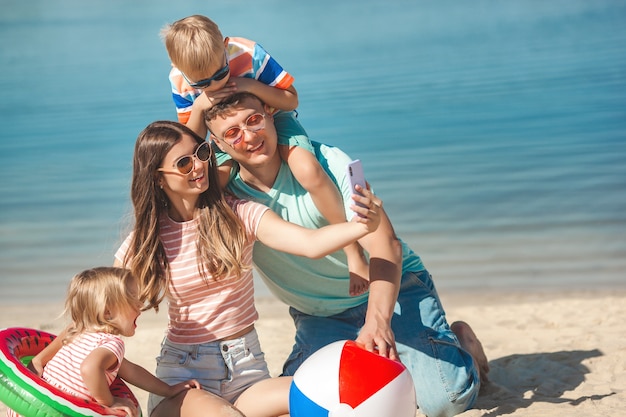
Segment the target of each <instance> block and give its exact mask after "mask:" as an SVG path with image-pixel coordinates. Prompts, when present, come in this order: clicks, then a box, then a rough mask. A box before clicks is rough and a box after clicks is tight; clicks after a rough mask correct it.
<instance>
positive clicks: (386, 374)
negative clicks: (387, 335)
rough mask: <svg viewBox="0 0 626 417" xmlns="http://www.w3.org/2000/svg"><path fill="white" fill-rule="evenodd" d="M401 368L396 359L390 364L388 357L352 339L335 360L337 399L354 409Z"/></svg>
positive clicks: (402, 367) (393, 377)
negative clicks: (337, 372)
mask: <svg viewBox="0 0 626 417" xmlns="http://www.w3.org/2000/svg"><path fill="white" fill-rule="evenodd" d="M364 364H367V366H364ZM394 364H395V366H394ZM404 369H405V368H404V366H403V365H402V364H401V363H400V362H393V363H391V364H390V361H389V359H386V358H383V357H381V356H380V355H378V354H376V353H372V352H368V351H367V350H365V349H363V348H360V347H359V346H358V345H357V344H356V343H355V342H353V341H347V342H346V343H345V344H344V346H343V350H342V351H341V360H340V361H339V401H340V402H341V403H344V404H348V405H350V407H352V408H356V407H357V406H358V405H360V404H361V403H362V402H363V401H365V400H367V399H368V398H369V397H371V396H372V395H373V394H375V393H376V392H378V391H379V390H380V389H381V388H383V387H384V386H385V385H387V384H388V383H389V382H390V381H392V380H393V379H395V378H396V377H397V376H398V375H400V374H401V373H402V372H403V371H404Z"/></svg>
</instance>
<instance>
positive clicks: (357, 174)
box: [346, 159, 366, 207]
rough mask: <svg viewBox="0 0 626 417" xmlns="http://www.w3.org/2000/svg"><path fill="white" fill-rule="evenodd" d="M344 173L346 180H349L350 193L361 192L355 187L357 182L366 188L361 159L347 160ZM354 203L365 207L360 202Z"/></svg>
mask: <svg viewBox="0 0 626 417" xmlns="http://www.w3.org/2000/svg"><path fill="white" fill-rule="evenodd" d="M346 174H347V176H348V181H349V182H350V189H351V190H352V193H353V194H361V193H359V192H358V191H357V190H356V189H355V186H356V185H357V184H358V185H360V186H361V187H363V189H365V188H366V186H365V175H364V174H363V164H362V163H361V160H359V159H355V160H354V161H350V162H348V166H347V168H346ZM356 204H357V205H358V206H361V207H365V206H364V205H363V204H361V203H356Z"/></svg>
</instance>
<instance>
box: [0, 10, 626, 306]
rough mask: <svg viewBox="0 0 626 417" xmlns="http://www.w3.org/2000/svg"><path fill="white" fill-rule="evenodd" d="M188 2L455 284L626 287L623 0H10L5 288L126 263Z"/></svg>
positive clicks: (166, 111)
mask: <svg viewBox="0 0 626 417" xmlns="http://www.w3.org/2000/svg"><path fill="white" fill-rule="evenodd" d="M194 13H202V14H206V15H208V16H210V17H212V18H213V19H214V20H215V21H216V22H218V24H219V25H220V27H221V28H222V31H223V33H224V34H225V35H231V36H244V37H248V38H251V39H255V40H257V41H259V42H260V43H261V44H262V45H263V46H265V47H266V49H268V50H269V51H270V52H271V53H272V54H273V55H274V56H275V57H276V58H277V60H278V61H279V62H280V63H281V64H282V65H283V66H284V67H285V68H286V69H287V70H288V71H290V72H291V73H292V74H294V75H295V77H296V83H295V86H296V87H297V89H298V91H299V96H300V107H299V111H300V119H301V121H302V123H303V124H304V126H305V127H306V128H307V130H308V132H309V134H310V136H311V137H312V138H313V139H316V140H320V141H324V142H327V143H331V144H335V145H337V146H340V147H342V148H343V149H344V150H346V151H347V152H349V153H350V154H351V155H353V156H354V157H355V158H360V159H361V160H363V162H364V166H365V171H366V176H367V178H368V180H369V181H370V182H371V183H372V184H373V186H374V188H375V191H376V192H377V194H379V195H380V196H382V198H383V199H384V204H385V207H386V209H387V211H388V212H389V214H390V216H391V218H392V220H393V222H394V225H395V228H396V230H397V232H398V234H399V235H401V236H402V237H403V238H404V240H406V241H407V242H409V243H410V244H411V246H412V247H413V248H414V249H415V250H416V251H417V252H418V253H419V254H421V255H422V257H423V259H424V262H425V263H426V266H427V267H428V268H429V270H430V271H431V272H432V273H433V275H434V277H435V279H436V281H437V285H438V286H439V288H440V291H442V290H450V291H452V290H462V289H466V288H478V289H484V288H496V289H500V288H528V289H531V288H556V289H564V290H565V289H571V288H578V287H590V286H612V287H616V286H620V287H624V286H626V30H624V28H625V27H626V3H624V2H623V1H618V0H616V1H608V0H607V1H603V0H596V1H587V0H580V1H579V0H564V1H550V2H542V1H516V2H512V1H511V2H505V1H496V0H489V1H487V0H484V1H472V2H456V1H439V2H430V1H415V0H410V1H409V0H407V1H399V0H391V1H386V2H380V1H373V0H364V1H359V2H356V1H354V2H349V1H346V2H337V1H328V0H322V1H315V2H297V3H294V2H287V1H264V2H258V1H244V0H239V1H219V2H218V1H212V2H207V1H187V2H172V1H168V2H163V1H148V0H143V1H132V2H122V1H119V0H117V1H94V2H83V1H78V0H75V1H54V0H33V1H28V2H23V1H7V0H2V1H0V69H1V70H2V77H1V78H0V91H2V95H3V96H2V100H1V101H0V124H1V126H2V129H1V130H0V177H1V178H2V181H1V184H0V303H3V304H6V303H20V302H24V301H26V300H55V301H56V300H62V298H63V295H64V292H65V289H66V285H67V282H68V280H69V279H70V277H71V276H72V275H73V274H74V273H75V272H78V271H79V270H82V269H84V268H88V267H91V266H95V265H108V264H110V263H111V262H112V261H113V253H114V251H115V249H116V248H117V246H118V244H119V242H120V239H121V237H122V236H123V235H124V234H125V233H126V231H128V227H129V222H130V220H129V219H130V208H131V207H130V203H129V199H128V195H129V179H130V167H131V158H132V149H133V144H134V140H135V138H136V136H137V134H138V132H139V131H140V130H141V129H142V128H143V127H144V126H145V125H146V124H148V123H149V122H151V121H153V120H155V119H172V118H174V117H175V114H174V110H173V105H172V103H171V99H170V97H169V86H168V82H167V73H168V69H169V62H168V60H167V55H166V52H165V49H164V47H163V45H162V43H161V41H160V39H159V30H160V28H161V27H162V26H163V24H165V23H166V22H171V21H173V20H176V19H178V18H181V17H183V16H186V15H189V14H194ZM266 291H267V290H266V289H264V288H263V287H262V286H260V287H259V292H260V293H261V294H264V293H266Z"/></svg>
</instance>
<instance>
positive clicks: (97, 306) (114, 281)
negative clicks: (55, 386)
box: [64, 267, 138, 343]
mask: <svg viewBox="0 0 626 417" xmlns="http://www.w3.org/2000/svg"><path fill="white" fill-rule="evenodd" d="M132 285H137V283H136V281H135V280H134V278H133V277H132V275H131V273H130V271H129V270H127V269H123V268H115V267H98V268H92V269H87V270H85V271H83V272H80V273H78V274H76V275H75V276H74V278H72V281H71V282H70V285H69V290H68V294H67V299H66V300H65V314H66V315H68V316H69V317H70V318H71V319H72V323H71V324H70V326H69V328H68V332H67V336H66V338H65V340H64V342H65V343H68V342H70V341H71V340H72V339H74V338H75V337H76V336H78V335H80V334H82V333H84V332H105V333H111V334H120V333H121V329H119V328H118V327H117V326H116V325H115V324H114V323H113V320H112V318H113V317H114V316H115V314H116V313H118V312H120V311H123V310H124V309H127V308H131V307H132V306H133V305H137V304H138V300H137V299H136V298H133V296H132V294H137V292H136V291H129V289H130V288H131V286H132Z"/></svg>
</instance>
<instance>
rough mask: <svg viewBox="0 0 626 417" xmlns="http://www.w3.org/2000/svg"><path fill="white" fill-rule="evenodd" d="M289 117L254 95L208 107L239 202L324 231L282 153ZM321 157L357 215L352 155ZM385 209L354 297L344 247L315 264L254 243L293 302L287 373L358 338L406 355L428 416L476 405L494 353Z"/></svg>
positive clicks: (270, 278)
mask: <svg viewBox="0 0 626 417" xmlns="http://www.w3.org/2000/svg"><path fill="white" fill-rule="evenodd" d="M282 117H291V116H290V115H288V114H280V113H279V114H277V115H275V116H274V115H272V114H271V113H270V112H269V109H268V108H267V107H266V106H264V104H263V103H262V102H261V101H260V100H259V99H258V98H256V97H255V96H253V95H251V94H249V93H237V94H235V95H233V96H231V97H229V98H227V99H225V100H223V101H222V102H221V103H219V104H218V105H215V106H214V107H213V108H212V109H210V110H208V111H207V112H206V113H205V122H206V124H207V127H208V129H209V131H210V132H211V138H212V140H213V141H214V142H215V143H216V145H217V146H219V147H220V149H222V150H223V151H224V152H227V153H228V154H229V155H230V156H231V158H232V159H233V160H234V161H235V162H236V163H237V165H238V167H236V168H238V169H235V170H233V172H232V173H231V180H230V182H229V185H228V188H229V190H230V191H231V192H232V193H234V194H235V195H237V196H239V197H241V198H248V199H252V200H256V201H259V202H261V203H264V204H266V205H267V206H269V207H270V208H271V209H272V210H274V211H275V212H276V213H278V214H279V215H281V216H282V217H283V218H285V219H286V220H289V221H291V222H294V223H297V224H300V225H302V226H304V227H320V226H323V225H325V224H327V222H326V220H325V219H324V218H323V216H322V215H321V214H320V213H319V211H318V210H317V209H316V208H315V205H314V204H313V202H312V200H311V198H310V196H309V195H308V194H307V192H306V191H305V190H304V189H303V188H302V187H301V186H300V184H298V182H297V181H296V180H295V178H294V177H293V175H292V174H291V172H290V171H289V167H288V165H287V164H286V163H285V162H283V161H282V160H281V158H280V155H279V153H278V151H277V138H276V128H275V125H278V124H280V123H283V120H282ZM314 150H315V153H316V157H317V159H318V160H319V161H320V163H321V165H322V166H323V167H324V169H325V170H326V171H327V172H328V174H329V176H330V177H331V179H333V181H334V182H335V183H336V185H337V187H338V188H339V190H340V192H341V194H342V195H343V198H344V205H345V210H346V215H347V216H348V218H350V217H351V216H352V214H351V210H350V205H351V204H352V199H351V190H350V186H349V183H348V181H347V179H346V174H345V170H346V164H347V163H348V162H349V161H350V158H349V157H348V156H347V155H346V154H344V153H343V152H342V151H341V150H339V149H337V148H334V147H330V146H327V145H323V144H316V143H314ZM378 209H379V210H381V224H380V226H379V227H378V229H377V230H376V231H375V232H374V233H371V234H369V235H367V236H365V237H364V238H362V239H360V240H359V243H360V244H361V246H362V247H363V249H364V250H365V251H366V252H367V254H368V255H369V262H370V274H369V280H370V290H369V293H367V294H364V295H361V296H356V297H351V296H350V295H349V293H348V282H349V272H348V267H347V264H346V259H345V255H344V254H343V252H342V251H338V252H336V253H334V254H332V255H329V256H327V257H325V258H322V259H317V260H309V259H303V258H300V257H296V256H291V255H287V254H284V253H280V252H276V251H273V250H270V249H268V248H267V247H265V246H263V245H262V244H259V243H258V242H257V244H256V245H255V250H254V262H255V265H256V267H257V270H258V271H259V273H260V274H261V276H262V278H263V279H264V281H265V283H266V284H267V286H268V287H269V289H270V290H271V291H272V293H274V294H275V295H276V296H277V297H278V298H279V299H280V300H282V301H283V302H285V303H287V304H288V305H289V306H290V310H289V311H290V314H291V316H292V318H293V320H294V324H295V326H296V341H295V345H294V348H293V351H292V353H291V355H290V356H289V358H288V359H287V361H286V362H285V365H284V368H283V372H284V374H285V375H293V373H294V372H295V371H296V369H297V368H298V366H299V365H300V364H301V363H302V362H303V361H304V360H305V359H306V358H307V357H309V356H310V355H311V354H312V353H313V352H315V351H316V350H318V349H320V348H321V347H323V346H326V345H327V344H329V343H331V342H334V341H337V340H346V339H352V340H354V339H356V341H357V342H358V343H361V344H363V345H364V346H365V348H366V349H368V350H370V351H375V350H377V351H378V353H379V354H380V355H383V356H387V357H390V358H392V359H398V358H399V359H400V360H401V361H402V363H403V364H404V365H405V366H407V368H408V369H409V371H410V372H411V375H412V376H413V380H414V384H415V391H416V398H417V403H418V406H419V407H420V409H421V412H423V413H424V414H426V415H428V416H430V417H433V416H452V415H456V414H459V413H461V412H463V411H465V410H466V409H468V408H470V407H471V406H472V404H473V403H474V401H475V399H476V397H477V395H478V390H479V388H480V379H481V377H482V379H483V380H484V379H486V375H487V372H488V369H489V367H488V364H487V359H486V357H485V354H484V351H483V349H482V346H481V344H480V341H478V339H477V338H476V336H475V334H474V332H473V331H472V329H471V328H470V327H469V326H468V325H467V324H466V323H464V322H456V323H453V324H452V325H451V326H448V324H447V322H446V319H445V313H444V311H443V308H442V307H441V302H440V300H439V297H438V295H437V292H436V290H435V287H434V284H433V281H432V279H431V276H430V274H429V273H428V272H427V270H426V269H425V267H424V265H423V264H422V261H421V259H420V257H419V256H418V255H416V254H415V253H414V252H413V251H412V250H411V249H410V248H409V247H408V246H407V245H406V244H405V243H404V242H402V241H401V240H400V239H398V238H397V237H396V235H395V232H394V230H393V227H392V225H391V222H390V221H389V219H388V217H387V216H386V214H385V213H384V210H383V208H382V207H379V208H378Z"/></svg>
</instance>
